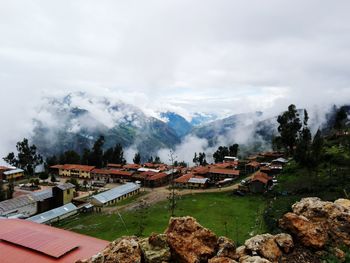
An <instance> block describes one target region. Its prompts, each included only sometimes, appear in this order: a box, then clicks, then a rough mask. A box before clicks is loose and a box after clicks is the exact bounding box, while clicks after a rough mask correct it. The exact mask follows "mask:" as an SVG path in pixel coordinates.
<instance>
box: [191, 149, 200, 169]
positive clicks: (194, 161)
mask: <svg viewBox="0 0 350 263" xmlns="http://www.w3.org/2000/svg"><path fill="white" fill-rule="evenodd" d="M192 161H193V163H194V164H195V165H196V166H198V163H199V159H198V156H197V153H196V152H195V153H194V157H193V160H192Z"/></svg>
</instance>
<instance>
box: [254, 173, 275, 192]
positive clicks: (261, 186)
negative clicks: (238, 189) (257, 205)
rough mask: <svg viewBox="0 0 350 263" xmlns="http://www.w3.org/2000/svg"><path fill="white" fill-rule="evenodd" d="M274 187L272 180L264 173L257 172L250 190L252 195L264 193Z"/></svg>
mask: <svg viewBox="0 0 350 263" xmlns="http://www.w3.org/2000/svg"><path fill="white" fill-rule="evenodd" d="M271 185H272V179H271V178H270V177H269V176H268V175H267V174H266V173H262V172H257V173H256V174H255V175H254V177H253V178H252V180H251V181H250V183H249V190H250V192H252V193H264V192H266V191H267V189H268V187H269V186H271Z"/></svg>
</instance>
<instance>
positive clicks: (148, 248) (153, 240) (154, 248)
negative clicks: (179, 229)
mask: <svg viewBox="0 0 350 263" xmlns="http://www.w3.org/2000/svg"><path fill="white" fill-rule="evenodd" d="M139 244H140V247H141V250H142V252H143V255H144V259H145V262H146V263H162V262H163V263H164V262H170V258H171V253H170V248H169V245H168V243H167V241H166V235H164V234H160V235H157V234H152V235H151V236H150V237H148V238H144V239H142V240H140V242H139Z"/></svg>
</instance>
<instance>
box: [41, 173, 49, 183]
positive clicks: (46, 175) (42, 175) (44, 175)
mask: <svg viewBox="0 0 350 263" xmlns="http://www.w3.org/2000/svg"><path fill="white" fill-rule="evenodd" d="M39 178H40V180H43V181H45V180H47V179H48V178H49V175H48V174H47V173H40V174H39Z"/></svg>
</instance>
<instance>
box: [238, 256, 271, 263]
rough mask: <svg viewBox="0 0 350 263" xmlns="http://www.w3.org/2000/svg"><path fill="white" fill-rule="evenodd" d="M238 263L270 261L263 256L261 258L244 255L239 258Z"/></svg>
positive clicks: (269, 262) (266, 262) (265, 262)
mask: <svg viewBox="0 0 350 263" xmlns="http://www.w3.org/2000/svg"><path fill="white" fill-rule="evenodd" d="M239 262H240V263H271V261H268V260H267V259H265V258H261V257H259V256H253V257H251V256H244V257H243V258H241V259H240V260H239Z"/></svg>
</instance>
